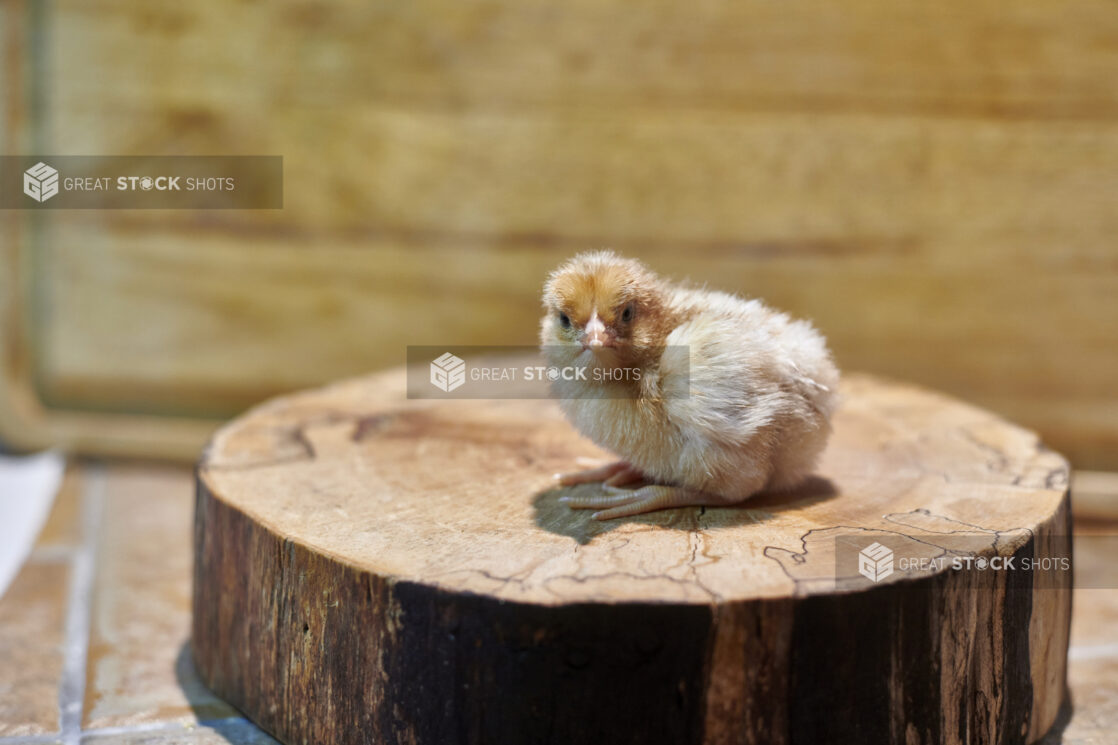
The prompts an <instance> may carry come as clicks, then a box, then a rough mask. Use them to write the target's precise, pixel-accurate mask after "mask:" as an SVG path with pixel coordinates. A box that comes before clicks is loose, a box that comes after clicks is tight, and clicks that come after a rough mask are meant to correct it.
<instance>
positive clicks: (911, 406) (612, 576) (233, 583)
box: [193, 371, 1071, 743]
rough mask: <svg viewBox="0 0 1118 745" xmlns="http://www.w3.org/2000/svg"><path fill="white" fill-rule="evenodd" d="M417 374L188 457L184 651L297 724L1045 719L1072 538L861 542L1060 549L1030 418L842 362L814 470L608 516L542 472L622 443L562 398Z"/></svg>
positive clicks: (606, 728)
mask: <svg viewBox="0 0 1118 745" xmlns="http://www.w3.org/2000/svg"><path fill="white" fill-rule="evenodd" d="M403 386H404V377H403V373H402V372H400V371H391V372H388V373H382V374H380V375H376V376H372V377H367V378H360V379H356V380H353V381H349V382H345V383H341V384H336V385H333V386H330V387H328V388H324V389H319V390H315V391H311V392H307V393H301V394H297V395H294V396H290V397H285V398H280V399H276V400H274V401H271V402H269V403H267V404H265V405H263V406H260V407H258V408H256V409H254V410H252V411H251V412H249V413H248V414H247V415H245V416H244V417H241V418H239V419H237V420H235V421H234V422H232V423H231V424H229V425H227V426H225V427H224V428H222V430H221V431H220V432H219V433H218V434H217V435H216V436H215V438H214V440H213V441H212V442H211V444H210V446H209V447H208V449H207V451H206V455H205V456H204V458H203V460H202V462H201V463H200V464H199V468H198V499H197V510H196V515H195V575H194V577H195V586H194V596H193V597H194V631H193V650H194V656H195V660H196V662H197V665H198V669H199V671H200V673H201V675H202V678H203V679H204V680H205V681H206V682H207V684H208V685H210V686H211V687H212V688H213V689H214V690H215V691H216V692H217V693H218V694H219V695H221V696H222V697H224V698H226V699H228V700H229V701H230V702H232V703H233V704H234V705H235V706H237V707H238V708H239V709H241V710H242V711H244V712H245V713H246V714H247V715H248V716H249V717H250V718H252V719H253V720H254V721H255V722H257V723H258V724H259V725H260V726H262V727H263V728H264V729H266V730H268V731H269V732H271V733H273V734H274V735H275V736H277V737H278V738H279V739H281V740H282V741H284V742H287V743H310V742H314V743H342V742H360V741H365V740H368V739H373V740H376V741H383V742H414V743H428V742H431V743H475V742H477V743H481V742H548V743H551V742H553V743H579V742H603V741H609V742H665V743H700V742H701V743H750V742H757V743H816V742H835V743H845V742H851V743H853V742H919V743H940V742H943V743H968V742H1006V743H1031V742H1035V741H1036V740H1038V739H1039V738H1040V737H1041V736H1042V735H1043V734H1044V733H1045V732H1046V731H1047V730H1048V729H1049V727H1050V726H1051V725H1052V724H1053V722H1054V721H1055V720H1056V718H1057V715H1058V713H1059V710H1060V707H1061V705H1062V704H1063V702H1064V694H1065V677H1066V675H1065V670H1066V653H1067V644H1068V628H1069V622H1070V597H1071V595H1070V566H1064V567H1060V566H1056V565H1051V566H1045V567H1043V568H1040V567H1038V568H1034V569H1030V570H1029V571H1025V572H997V571H982V570H980V569H979V568H976V567H975V566H973V565H971V566H968V567H966V568H963V569H959V570H955V569H950V568H949V566H950V565H945V566H941V567H938V568H935V569H932V570H929V571H923V572H915V573H908V572H900V571H898V572H896V573H895V574H894V575H893V576H892V578H889V577H886V578H884V579H883V580H882V581H881V582H879V583H873V582H871V581H870V580H868V579H866V578H864V577H863V576H861V575H859V572H858V569H857V562H856V561H855V562H854V563H853V564H852V565H851V564H849V559H850V558H851V557H852V556H853V555H854V554H853V553H851V551H853V552H854V553H856V552H857V551H858V550H860V549H862V548H865V547H867V546H868V545H869V544H871V543H872V542H874V541H880V542H882V543H885V544H888V545H891V546H893V547H895V548H896V550H897V553H898V556H901V555H903V552H904V551H906V550H909V549H910V548H913V547H915V549H914V550H915V551H916V553H917V554H920V555H926V556H948V555H950V556H963V555H966V556H974V557H982V558H984V559H989V558H991V557H996V556H997V557H1014V558H1015V561H1017V562H1018V563H1025V562H1027V561H1029V560H1031V559H1035V558H1038V557H1041V558H1042V557H1059V556H1064V557H1066V556H1068V555H1069V553H1068V552H1069V548H1070V512H1069V510H1068V488H1067V483H1068V468H1067V463H1066V461H1065V460H1064V459H1063V458H1062V457H1061V456H1059V455H1057V454H1056V453H1054V452H1052V451H1050V450H1048V449H1047V448H1044V447H1043V446H1041V445H1040V444H1039V442H1038V440H1037V437H1036V435H1035V434H1034V433H1031V432H1029V431H1027V430H1023V429H1020V428H1018V427H1016V426H1014V425H1011V424H1009V423H1007V422H1006V421H1004V420H1002V419H1000V418H998V417H997V416H995V415H993V414H990V413H988V412H986V411H983V410H981V409H978V408H975V407H972V406H969V405H965V404H962V403H959V402H958V401H956V400H953V399H950V398H948V397H945V396H942V395H939V394H934V393H931V392H928V391H926V390H923V389H919V388H916V387H912V386H908V385H899V384H895V383H889V382H885V381H882V380H879V379H874V378H870V377H865V376H857V375H854V376H848V378H847V379H846V380H845V381H844V386H843V399H844V403H843V406H842V407H841V409H840V410H839V412H838V413H837V415H836V420H835V432H834V436H833V439H832V442H831V444H830V445H829V447H828V449H827V451H826V453H825V455H824V458H823V461H822V463H821V465H820V468H819V471H818V475H817V477H815V478H814V479H813V480H812V481H811V482H809V483H808V484H806V485H805V486H804V487H802V488H800V489H799V490H797V491H795V492H792V493H788V494H783V495H775V494H771V495H762V496H759V497H757V498H754V499H752V500H750V501H748V502H747V503H745V504H743V505H742V506H740V507H735V508H719V509H713V508H686V509H676V510H668V511H663V512H659V513H653V514H650V515H642V516H639V517H637V518H631V519H625V520H617V521H608V522H597V521H594V520H593V519H591V518H590V517H589V515H587V514H586V513H584V512H576V511H571V510H569V509H568V508H567V507H566V506H565V505H563V504H561V503H559V502H558V501H557V500H558V498H559V497H560V496H562V495H563V494H565V493H568V490H567V489H562V488H558V487H555V486H554V482H553V481H552V480H551V474H552V473H554V472H556V471H561V470H565V469H568V468H569V467H570V466H571V464H572V463H574V462H575V461H576V459H577V458H579V457H586V458H595V457H598V458H600V457H605V456H606V454H605V453H602V452H601V451H599V450H597V449H596V448H595V447H594V446H593V445H592V444H591V443H589V442H588V441H586V440H583V439H581V438H580V437H579V436H578V435H577V434H576V433H575V432H574V430H573V429H572V428H571V427H570V426H569V425H568V424H567V423H566V422H565V421H564V420H563V418H562V416H561V414H560V413H559V410H558V408H557V407H556V406H555V405H554V403H553V402H551V401H546V400H532V401H530V400H514V399H510V400H502V401H478V400H450V401H435V400H416V399H406V398H405V394H404V387H403ZM596 488H597V487H596V486H595V485H584V486H580V487H573V488H572V489H578V490H594V489H596ZM851 545H854V546H855V548H853V549H849V547H850V546H851ZM848 549H849V550H848ZM844 557H845V558H844ZM844 562H847V563H844ZM898 569H901V567H900V566H899V565H898Z"/></svg>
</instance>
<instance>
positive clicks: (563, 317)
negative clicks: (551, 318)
mask: <svg viewBox="0 0 1118 745" xmlns="http://www.w3.org/2000/svg"><path fill="white" fill-rule="evenodd" d="M559 325H560V326H562V327H563V328H565V329H569V328H570V327H571V319H570V318H569V317H568V316H567V314H566V313H560V314H559Z"/></svg>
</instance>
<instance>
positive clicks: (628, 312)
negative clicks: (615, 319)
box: [621, 305, 633, 323]
mask: <svg viewBox="0 0 1118 745" xmlns="http://www.w3.org/2000/svg"><path fill="white" fill-rule="evenodd" d="M621 320H622V321H624V322H625V323H628V322H629V321H631V320H633V306H631V305H626V306H625V310H623V311H621Z"/></svg>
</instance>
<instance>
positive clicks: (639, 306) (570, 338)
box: [540, 251, 669, 367]
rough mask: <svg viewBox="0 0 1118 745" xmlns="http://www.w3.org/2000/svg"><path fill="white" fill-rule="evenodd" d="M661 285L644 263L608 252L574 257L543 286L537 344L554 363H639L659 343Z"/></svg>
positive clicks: (663, 309) (663, 322)
mask: <svg viewBox="0 0 1118 745" xmlns="http://www.w3.org/2000/svg"><path fill="white" fill-rule="evenodd" d="M665 293H666V289H665V286H664V283H663V281H662V280H661V279H660V278H659V277H657V276H656V275H655V274H653V273H652V272H651V271H650V270H649V269H648V268H646V267H645V266H644V264H642V263H640V262H639V261H636V260H635V259H626V258H623V257H620V256H618V255H617V254H614V253H613V252H611V251H596V252H593V253H584V254H579V255H578V256H575V257H574V258H573V259H570V260H569V261H567V262H566V263H565V264H563V265H562V266H560V267H559V268H558V269H556V270H555V271H553V272H552V273H551V275H550V276H549V277H548V279H547V283H546V284H545V285H544V294H543V304H544V308H545V310H546V313H545V315H544V317H543V321H542V324H541V328H540V343H541V344H542V345H543V347H544V350H545V352H546V353H547V354H548V356H549V357H550V358H551V361H552V362H553V363H557V364H573V363H574V362H575V361H577V360H579V358H580V357H582V356H583V355H591V357H590V358H586V359H584V360H583V361H584V362H587V363H590V364H595V365H599V366H603V367H640V366H643V365H644V364H646V363H647V362H648V361H649V360H651V359H653V358H654V356H655V354H656V350H657V349H658V348H659V347H661V346H662V345H663V343H664V338H665V337H666V336H667V333H668V330H669V329H667V328H666V326H667V323H666V318H665V314H666V298H665Z"/></svg>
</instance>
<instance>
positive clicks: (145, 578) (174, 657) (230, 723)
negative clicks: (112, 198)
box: [0, 463, 1118, 745]
mask: <svg viewBox="0 0 1118 745" xmlns="http://www.w3.org/2000/svg"><path fill="white" fill-rule="evenodd" d="M192 510H193V484H192V475H191V472H190V470H189V469H185V468H176V467H171V466H152V465H136V464H113V465H108V466H106V465H104V464H100V463H80V464H76V465H73V466H71V468H70V469H69V471H68V472H67V477H66V480H65V482H64V484H63V490H62V493H61V494H60V495H59V497H58V499H57V500H56V502H55V506H54V509H53V512H52V513H51V517H50V519H49V521H48V523H47V525H46V526H45V528H44V529H43V532H42V534H41V535H40V537H39V540H38V543H37V544H36V547H35V549H34V551H33V553H32V555H31V557H30V559H29V560H28V562H27V564H26V565H25V566H24V568H23V570H22V572H21V574H20V575H19V576H18V577H17V579H16V580H15V582H14V583H13V584H12V586H11V588H10V589H9V591H8V592H7V594H5V595H4V597H3V598H2V599H0V745H16V744H17V743H26V744H28V745H30V744H31V743H43V744H45V743H64V744H65V745H79V743H85V744H86V745H89V744H92V743H97V744H98V745H101V744H103V743H129V744H134V745H139V744H140V743H150V744H153V745H155V744H159V745H166V744H168V743H184V744H185V745H209V744H210V743H254V744H255V743H274V741H273V740H272V739H271V738H269V737H268V736H267V735H265V734H264V733H263V732H261V731H260V730H258V729H257V728H256V727H254V726H253V725H252V724H251V723H249V722H247V721H246V720H244V719H243V718H242V717H240V716H239V715H238V713H237V712H236V711H235V710H233V709H232V708H230V707H229V706H228V705H227V704H225V703H224V702H222V701H221V700H220V699H217V698H216V697H214V696H213V695H212V694H211V693H210V692H209V691H208V690H207V689H206V688H205V687H204V686H203V685H202V684H201V683H200V682H199V681H198V678H197V675H196V674H195V672H194V668H193V666H192V664H191V661H190V654H189V647H188V646H187V640H188V636H189V629H190V560H191V547H190V536H191V520H192V517H193V516H192ZM1077 532H1078V533H1080V534H1082V535H1083V536H1084V538H1083V539H1082V540H1080V541H1078V542H1077V545H1076V557H1075V558H1076V567H1077V572H1078V573H1079V574H1080V575H1082V576H1083V578H1085V579H1087V580H1089V581H1088V582H1087V584H1093V585H1099V586H1101V585H1107V584H1110V585H1111V587H1113V583H1110V582H1109V580H1108V579H1107V577H1110V576H1113V573H1114V571H1115V569H1114V568H1115V566H1118V540H1110V539H1099V540H1091V539H1089V538H1088V536H1107V535H1110V536H1113V535H1115V534H1118V523H1115V524H1108V523H1106V522H1094V523H1085V524H1082V525H1079V526H1077ZM1070 679H1071V686H1072V696H1073V709H1072V712H1071V716H1070V719H1069V720H1068V721H1067V722H1066V723H1065V725H1064V727H1063V729H1062V730H1061V731H1058V732H1054V733H1051V734H1050V735H1049V736H1048V737H1047V738H1046V739H1045V741H1044V743H1045V745H1056V744H1057V743H1064V744H1070V743H1076V744H1077V745H1087V744H1088V743H1090V744H1091V745H1094V744H1096V743H1118V589H1107V588H1105V587H1095V588H1091V589H1079V590H1076V592H1075V610H1074V618H1073V626H1072V651H1071V667H1070Z"/></svg>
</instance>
